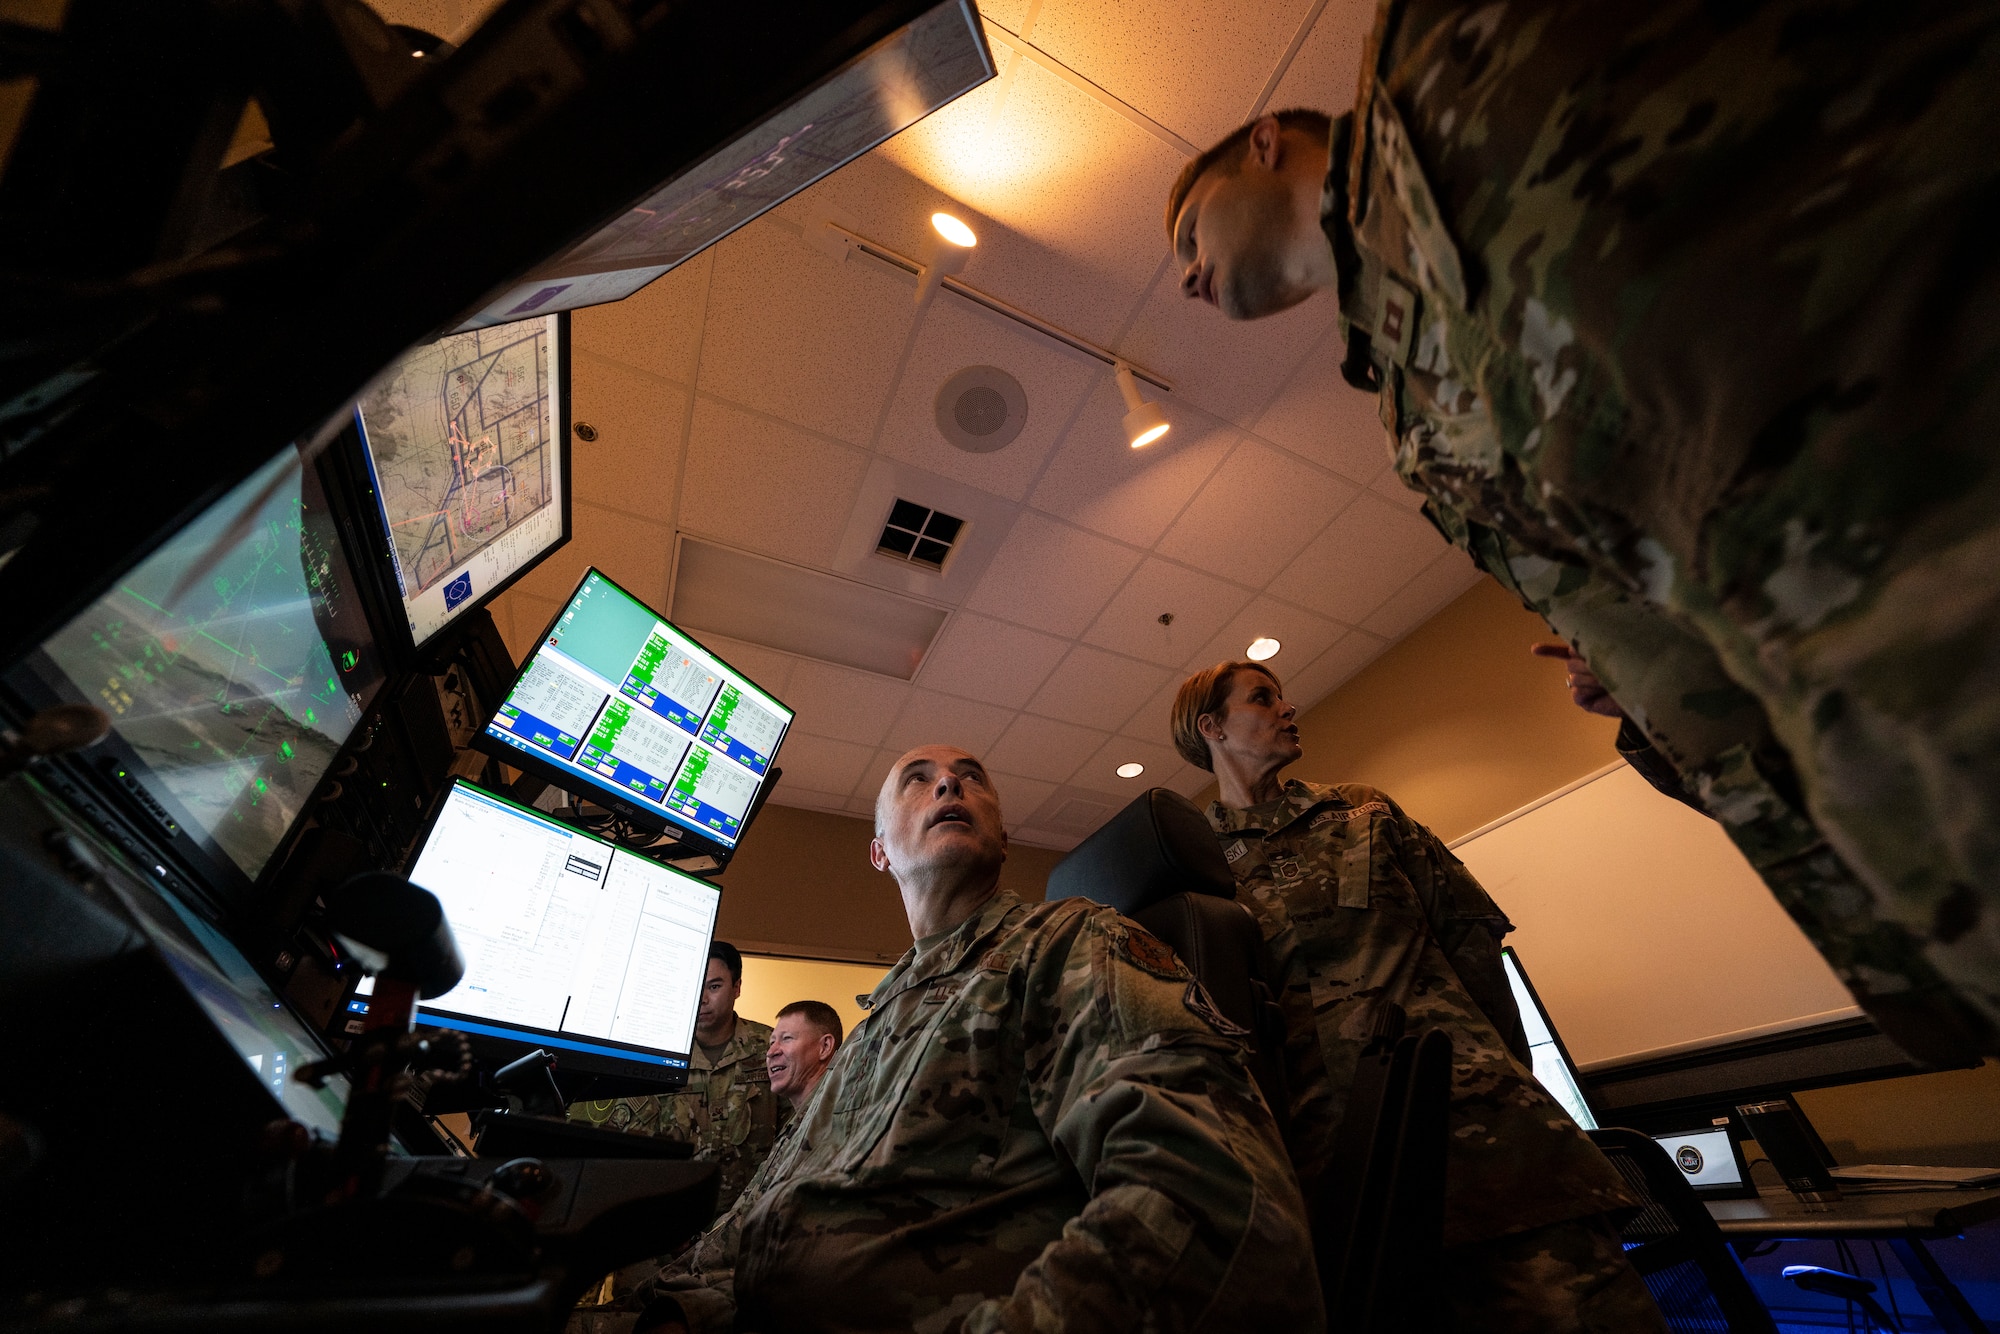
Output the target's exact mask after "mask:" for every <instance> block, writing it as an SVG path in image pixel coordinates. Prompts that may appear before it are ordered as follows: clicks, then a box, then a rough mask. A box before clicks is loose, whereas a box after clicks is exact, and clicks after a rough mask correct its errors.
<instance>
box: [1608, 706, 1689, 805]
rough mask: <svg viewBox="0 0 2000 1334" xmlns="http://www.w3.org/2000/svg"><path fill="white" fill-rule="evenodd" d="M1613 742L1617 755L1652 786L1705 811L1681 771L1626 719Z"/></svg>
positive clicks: (1679, 800) (1649, 738)
mask: <svg viewBox="0 0 2000 1334" xmlns="http://www.w3.org/2000/svg"><path fill="white" fill-rule="evenodd" d="M1617 745H1618V754H1619V755H1620V756H1621V757H1623V758H1624V760H1625V763H1627V764H1629V765H1631V766H1632V767H1633V768H1634V769H1636V770H1638V771H1639V776H1640V777H1641V778H1643V779H1645V780H1646V781H1647V782H1648V783H1651V784H1652V785H1653V786H1654V788H1655V789H1657V790H1658V791H1659V792H1661V793H1662V794H1664V795H1666V796H1669V797H1672V798H1673V799H1674V800H1675V801H1678V802H1681V803H1683V804H1685V805H1688V806H1692V807H1694V808H1695V809H1696V810H1698V811H1701V813H1702V814H1703V815H1706V814H1708V812H1707V811H1706V810H1704V809H1703V807H1702V804H1701V801H1700V800H1699V799H1698V798H1697V797H1696V796H1695V795H1694V794H1693V793H1692V792H1689V791H1688V790H1687V784H1686V783H1684V782H1683V781H1682V780H1681V771H1680V770H1679V769H1676V768H1675V767H1674V762H1673V761H1672V760H1670V759H1668V758H1667V757H1666V755H1665V754H1663V753H1662V752H1661V750H1660V748H1659V747H1658V746H1656V745H1654V744H1653V739H1652V738H1651V737H1649V736H1647V735H1646V733H1645V732H1644V731H1643V730H1641V728H1640V727H1639V725H1638V724H1637V723H1635V722H1633V721H1632V720H1631V719H1630V718H1627V719H1626V720H1625V721H1624V722H1622V723H1620V724H1619V725H1618V742H1617Z"/></svg>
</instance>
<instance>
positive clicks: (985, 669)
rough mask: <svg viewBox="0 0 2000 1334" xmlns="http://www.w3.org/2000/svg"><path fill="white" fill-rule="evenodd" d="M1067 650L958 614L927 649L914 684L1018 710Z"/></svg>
mask: <svg viewBox="0 0 2000 1334" xmlns="http://www.w3.org/2000/svg"><path fill="white" fill-rule="evenodd" d="M1068 649H1069V645H1068V643H1066V642H1065V641H1063V640H1060V639H1052V638H1050V637H1049V636H1048V635H1044V634H1039V633H1037V632H1035V631H1033V630H1024V629H1022V628H1021V627H1019V626H1017V625H1007V624H1005V623H1003V622H1000V621H995V620H992V619H990V618H988V617H985V616H975V615H973V614H972V613H970V612H963V611H962V612H959V613H957V614H956V615H954V616H953V617H952V618H951V621H950V623H949V624H947V625H946V626H945V630H944V633H943V634H942V635H939V636H938V641H937V643H936V644H934V645H932V646H931V651H930V655H929V656H928V657H926V658H925V659H924V666H923V670H922V671H920V672H918V673H917V684H918V685H919V686H920V687H922V688H924V689H927V690H938V691H943V692H944V693H945V694H948V695H962V696H964V697H965V698H967V699H976V700H980V701H982V702H984V703H987V704H999V705H1003V706H1005V707H1007V708H1010V709H1018V708H1020V707H1021V706H1022V705H1024V704H1026V703H1027V702H1028V699H1029V697H1030V696H1032V695H1033V694H1034V693H1035V691H1036V690H1037V689H1038V688H1039V687H1040V686H1041V684H1042V682H1043V681H1046V680H1047V679H1048V676H1049V673H1050V672H1052V671H1054V670H1055V666H1056V663H1058V662H1060V661H1061V660H1062V656H1063V654H1064V653H1065V652H1067V651H1068Z"/></svg>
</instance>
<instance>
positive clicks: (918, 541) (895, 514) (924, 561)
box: [875, 499, 965, 570]
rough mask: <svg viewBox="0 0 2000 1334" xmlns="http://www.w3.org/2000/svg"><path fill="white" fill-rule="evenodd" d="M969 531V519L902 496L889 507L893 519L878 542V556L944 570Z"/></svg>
mask: <svg viewBox="0 0 2000 1334" xmlns="http://www.w3.org/2000/svg"><path fill="white" fill-rule="evenodd" d="M964 534H965V520H963V519H961V518H959V517H958V516H957V515H954V514H946V513H945V512H944V511H943V510H934V509H930V508H928V507H926V506H923V505H919V504H917V503H916V502H915V501H913V500H901V499H898V500H897V501H896V503H895V504H894V505H891V506H890V507H889V521H888V522H887V523H885V524H883V525H882V536H881V537H879V538H877V539H876V541H875V551H876V554H877V555H882V556H888V557H890V558H891V559H893V560H906V561H908V562H910V564H912V565H922V566H925V567H927V568H929V569H933V570H943V569H944V563H945V562H946V561H947V560H950V559H951V552H952V548H953V547H955V546H956V545H957V544H958V539H959V538H960V537H962V536H964Z"/></svg>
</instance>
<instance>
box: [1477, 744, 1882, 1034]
mask: <svg viewBox="0 0 2000 1334" xmlns="http://www.w3.org/2000/svg"><path fill="white" fill-rule="evenodd" d="M1453 847H1454V850H1455V851H1456V852H1457V853H1458V855H1459V857H1460V858H1462V859H1463V860H1464V862H1465V864H1466V865H1467V866H1468V867H1470V868H1471V869H1472V872H1473V874H1474V875H1476V876H1478V877H1479V880H1480V883H1482V884H1484V885H1485V886H1486V888H1487V889H1488V890H1489V891H1490V892H1491V893H1492V895H1493V897H1494V898H1496V899H1498V900H1499V901H1500V906H1501V907H1502V908H1504V909H1505V910H1506V912H1507V915H1508V916H1509V917H1511V918H1512V919H1513V920H1514V925H1515V927H1516V928H1517V930H1516V931H1515V932H1514V934H1513V935H1511V936H1509V937H1508V938H1507V943H1508V944H1510V945H1512V946H1514V948H1515V950H1516V951H1517V952H1518V953H1519V955H1520V957H1521V963H1522V965H1523V967H1524V968H1525V969H1526V970H1527V974H1528V976H1529V978H1530V979H1531V980H1532V981H1533V982H1534V984H1535V990H1536V992H1537V993H1538V994H1539V995H1540V996H1541V998H1542V1003H1543V1004H1544V1005H1546V1006H1547V1007H1548V1009H1549V1013H1550V1015H1551V1017H1552V1018H1553V1019H1554V1021H1555V1025H1556V1028H1557V1029H1558V1030H1559V1031H1560V1032H1561V1034H1562V1037H1563V1041H1564V1042H1565V1043H1566V1044H1567V1045H1568V1047H1569V1051H1570V1055H1571V1057H1573V1058H1574V1059H1575V1060H1576V1062H1577V1064H1579V1065H1582V1066H1590V1065H1593V1064H1600V1063H1602V1064H1609V1063H1613V1062H1616V1061H1619V1060H1622V1059H1631V1058H1633V1057H1636V1056H1639V1055H1642V1054H1647V1055H1651V1054H1665V1050H1664V1049H1673V1048H1677V1047H1697V1046H1704V1045H1707V1044H1709V1043H1712V1042H1716V1041H1719V1040H1722V1039H1724V1038H1728V1037H1750V1036H1754V1035H1756V1034H1758V1033H1760V1032H1778V1031H1783V1030H1784V1029H1788V1028H1797V1027H1801V1026H1803V1025H1806V1024H1810V1023H1817V1022H1824V1021H1826V1020H1829V1019H1836V1018H1842V1017H1845V1016H1849V1015H1854V1014H1859V1013H1860V1011H1859V1010H1858V1009H1856V1008H1855V1006H1854V1004H1853V1000H1852V998H1851V997H1850V996H1849V995H1848V992H1847V989H1846V988H1845V987H1843V986H1841V984H1840V982H1839V980H1838V979H1837V978H1835V977H1834V975H1833V972H1832V970H1831V969H1829V968H1828V967H1827V966H1826V963H1825V961H1824V960H1822V959H1821V958H1820V957H1819V954H1818V953H1817V952H1816V951H1815V950H1814V949H1813V947H1812V946H1811V944H1809V943H1808V942H1807V940H1806V938H1805V936H1804V934H1803V933H1801V932H1800V931H1799V929H1798V927H1796V926H1794V925H1793V924H1792V921H1791V919H1790V918H1788V917H1786V916H1785V913H1784V910H1783V909H1782V908H1780V907H1779V906H1778V904H1777V901H1776V900H1775V899H1773V898H1772V897H1771V893H1770V891H1769V890H1767V889H1766V888H1765V887H1764V883H1763V881H1761V880H1759V879H1758V878H1757V874H1756V872H1754V871H1752V870H1751V869H1750V866H1749V864H1748V863H1747V862H1745V861H1744V860H1743V856H1742V854H1740V853H1739V852H1737V851H1736V848H1735V847H1734V845H1732V844H1731V843H1730V841H1729V839H1728V837H1727V836H1726V835H1724V834H1723V832H1722V830H1721V829H1720V828H1719V827H1718V826H1717V825H1716V824H1715V823H1714V822H1713V821H1711V820H1708V819H1707V818H1705V817H1704V816H1702V815H1700V814H1698V813H1696V812H1695V811H1693V810H1690V809H1689V808H1687V807H1686V806H1683V805H1682V804H1681V803H1679V802H1677V801H1673V800H1670V799H1669V798H1667V797H1664V796H1662V795H1660V794H1659V793H1658V792H1655V791H1654V790H1653V789H1652V788H1651V787H1650V786H1649V785H1648V784H1647V783H1646V780H1645V779H1643V778H1641V777H1640V776H1639V775H1638V773H1637V772H1635V771H1634V770H1633V769H1631V768H1630V767H1629V766H1627V765H1624V764H1622V763H1621V764H1618V765H1615V766H1613V767H1611V768H1610V769H1607V770H1604V771H1602V772H1601V773H1599V774H1597V775H1594V776H1592V777H1590V778H1587V779H1584V780H1583V781H1582V782H1580V783H1578V784H1575V785H1573V786H1571V787H1569V788H1567V789H1564V790H1562V791H1561V792H1560V793H1558V794H1555V795H1553V796H1552V797H1549V798H1544V799H1543V801H1542V802H1538V803H1535V804H1532V805H1529V806H1526V807H1523V808H1522V809H1521V810H1519V811H1516V812H1515V813H1513V814H1512V815H1509V816H1507V817H1505V818H1504V819H1502V820H1498V821H1495V822H1494V823H1493V824H1490V825H1487V826H1486V827H1484V828H1483V829H1477V830H1474V831H1473V832H1472V833H1471V834H1468V835H1466V836H1465V837H1464V838H1463V839H1460V840H1458V841H1457V842H1456V843H1454V844H1453Z"/></svg>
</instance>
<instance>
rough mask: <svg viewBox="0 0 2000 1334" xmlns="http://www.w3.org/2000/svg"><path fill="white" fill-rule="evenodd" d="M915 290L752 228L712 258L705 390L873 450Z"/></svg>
mask: <svg viewBox="0 0 2000 1334" xmlns="http://www.w3.org/2000/svg"><path fill="white" fill-rule="evenodd" d="M913 291H914V288H913V287H912V286H911V285H910V280H909V279H908V278H907V277H906V276H904V275H901V274H897V275H896V276H894V277H891V276H889V275H888V274H887V273H885V272H883V271H882V270H881V269H880V268H878V267H877V266H875V265H872V264H866V263H851V262H850V263H842V262H840V261H838V260H835V259H833V258H831V257H829V256H827V255H824V254H821V253H820V252H819V251H817V250H813V249H809V248H808V247H806V246H804V245H802V244H800V241H799V237H798V233H797V232H796V231H795V230H793V229H792V228H790V227H787V226H786V225H785V224H784V223H783V222H782V221H781V220H777V219H765V220H762V221H759V222H753V223H751V224H750V225H749V226H748V227H745V228H743V229H742V230H741V231H739V232H736V233H735V234H734V235H732V236H730V237H728V238H727V239H726V240H724V241H723V242H721V243H720V244H719V245H717V246H716V248H715V276H714V279H713V280H712V282H711V283H710V287H709V303H708V310H709V315H708V321H707V327H706V329H705V331H704V333H703V335H702V344H701V382H700V388H701V390H702V391H703V392H704V393H712V394H715V395H718V396H719V397H722V398H726V399H728V400H730V401H731V402H734V403H745V404H754V405H756V407H757V408H758V409H759V410H761V411H764V412H769V413H772V414H773V415H775V416H779V417H782V418H784V419H785V420H786V421H789V422H792V423H794V424H796V425H799V426H803V427H805V428H806V429H807V430H810V431H819V432H821V433H823V434H826V435H831V436H836V437H838V438H840V439H842V440H846V441H848V442H850V443H852V444H857V445H866V444H868V443H869V441H870V439H871V438H872V437H873V436H874V434H875V423H876V420H877V418H878V417H879V416H880V415H881V411H882V405H883V403H884V401H885V400H886V399H887V398H888V396H889V384H890V381H891V380H893V379H894V377H895V374H896V367H897V365H898V363H900V362H901V361H902V357H903V344H904V341H905V339H906V337H907V335H908V333H909V330H910V324H911V322H912V320H913V319H914V317H915V307H914V306H913V305H912V304H911V295H912V293H913Z"/></svg>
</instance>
